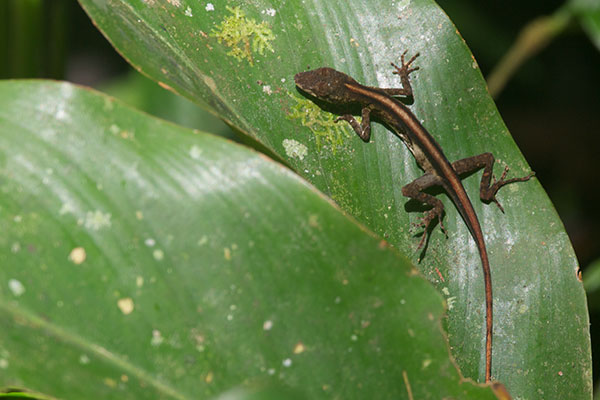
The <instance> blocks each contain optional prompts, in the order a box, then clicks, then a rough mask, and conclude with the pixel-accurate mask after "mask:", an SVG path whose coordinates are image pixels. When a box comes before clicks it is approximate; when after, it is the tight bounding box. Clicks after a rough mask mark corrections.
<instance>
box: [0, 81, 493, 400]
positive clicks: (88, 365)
mask: <svg viewBox="0 0 600 400" xmlns="http://www.w3.org/2000/svg"><path fill="white" fill-rule="evenodd" d="M0 148H1V149H2V153H1V157H0V162H1V169H0V184H1V186H0V187H1V192H0V193H1V194H2V196H1V197H0V222H1V224H2V227H3V233H2V235H1V236H0V248H2V251H1V252H0V260H1V265H2V268H1V269H0V283H1V284H0V320H2V321H3V324H2V329H1V330H0V368H1V372H2V375H1V376H0V380H1V383H0V384H1V385H3V386H17V387H23V386H24V387H27V388H29V389H33V390H35V391H39V392H42V393H47V394H49V395H52V396H55V397H60V398H82V399H83V398H84V399H91V398H102V399H106V398H118V399H142V398H151V399H157V398H176V399H187V398H189V399H197V398H207V397H210V396H216V395H220V394H223V393H224V392H226V391H228V390H230V389H232V388H234V387H236V386H238V385H244V384H248V383H252V382H253V381H256V380H258V381H268V380H271V381H274V383H276V384H281V385H284V387H289V388H292V389H293V390H294V391H298V393H301V394H304V395H306V396H307V398H311V399H312V398H331V397H340V398H415V399H426V398H432V399H440V398H443V397H445V398H448V397H452V398H461V399H463V398H473V399H490V398H494V396H493V394H492V392H491V390H490V389H489V388H484V387H479V386H477V385H473V384H472V383H467V382H463V381H462V379H461V377H460V375H459V373H458V370H457V368H456V366H455V364H454V363H453V361H452V360H451V359H450V357H449V353H448V347H447V342H446V340H445V337H444V335H443V333H442V329H441V316H442V313H443V307H442V298H441V296H439V295H438V294H437V292H436V291H435V289H434V288H433V287H431V285H430V284H429V283H428V282H427V281H425V280H424V279H423V278H422V277H421V276H420V274H418V273H417V272H416V271H415V270H414V267H412V266H411V265H410V263H409V262H408V260H406V259H405V258H404V257H401V256H400V255H399V254H398V253H397V252H396V251H395V250H393V249H391V248H389V247H388V246H387V245H386V244H385V242H382V241H381V240H380V239H378V238H376V237H375V236H374V235H372V234H370V233H369V232H368V231H366V230H365V228H363V227H361V226H360V225H358V224H357V223H356V222H353V221H352V220H350V219H349V218H348V217H347V216H345V215H344V214H342V213H341V212H340V211H339V210H338V209H336V208H335V207H334V206H332V204H331V203H330V202H329V201H328V200H327V199H326V198H324V197H323V196H322V195H320V194H319V193H318V192H317V191H316V190H315V189H314V188H313V187H311V186H309V185H308V184H306V182H304V181H302V180H301V179H299V178H298V177H297V176H296V175H294V174H292V173H290V172H289V171H288V170H287V169H285V168H283V167H282V166H280V165H278V164H276V163H274V162H272V161H270V160H268V159H265V158H264V157H262V156H261V155H260V154H258V153H256V152H253V151H250V150H247V149H245V148H243V147H241V146H239V145H235V144H233V143H230V142H228V141H225V140H223V139H219V138H217V137H213V136H210V135H207V134H203V133H199V132H196V134H194V132H192V131H190V130H187V129H184V128H180V127H177V126H174V125H170V124H168V123H165V122H162V121H159V120H156V119H153V118H150V117H148V116H147V115H145V114H142V113H140V112H137V111H133V110H132V109H129V108H127V107H125V106H123V105H122V104H120V103H119V102H117V101H115V100H113V99H111V98H108V97H106V96H102V95H99V94H97V93H93V92H91V91H87V90H83V89H80V88H76V87H74V86H72V85H70V84H66V83H63V84H59V83H41V82H4V83H2V84H0ZM408 387H410V389H409V388H408ZM240 390H241V391H239V390H238V391H234V394H235V393H238V394H239V395H240V396H242V397H244V396H250V394H252V393H254V392H253V391H252V390H251V391H250V392H248V391H245V390H244V389H243V388H242V389H240ZM409 391H411V393H412V396H413V397H410V395H409V394H408V393H409ZM244 393H246V394H244ZM248 393H250V394H248ZM259 393H260V392H259ZM265 393H266V394H265V396H267V397H264V398H272V397H273V396H271V395H269V393H278V391H277V390H275V392H273V391H270V390H266V392H265ZM232 396H233V395H231V396H229V395H228V396H225V397H227V398H232ZM236 396H237V395H236ZM257 396H259V395H257ZM269 396H270V397H269ZM225 397H224V398H225ZM234 397H235V396H234ZM259 397H263V396H262V395H260V396H259ZM253 398H257V397H253Z"/></svg>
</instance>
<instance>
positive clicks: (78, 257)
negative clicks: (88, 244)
mask: <svg viewBox="0 0 600 400" xmlns="http://www.w3.org/2000/svg"><path fill="white" fill-rule="evenodd" d="M86 257H87V254H86V253H85V249H84V248H83V247H75V248H74V249H73V250H71V253H69V260H71V262H72V263H73V264H76V265H79V264H81V263H83V262H84V261H85V259H86Z"/></svg>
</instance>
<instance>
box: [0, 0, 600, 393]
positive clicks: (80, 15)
mask: <svg viewBox="0 0 600 400" xmlns="http://www.w3.org/2000/svg"><path fill="white" fill-rule="evenodd" d="M592 1H598V0H592ZM438 3H439V4H440V5H441V7H442V8H443V9H444V10H445V11H446V12H447V13H448V15H449V16H450V18H451V19H452V20H453V21H454V23H455V24H456V26H457V28H458V30H459V31H460V33H461V34H462V36H463V37H464V39H465V41H466V43H467V44H468V45H469V47H470V48H471V50H472V52H473V54H474V56H475V59H476V60H477V62H478V63H479V66H480V67H481V70H482V72H483V74H484V76H486V77H487V76H488V75H489V74H490V73H491V72H492V71H493V70H494V68H496V66H497V65H498V64H499V62H500V60H501V59H502V57H503V56H504V55H505V54H506V53H507V51H508V50H509V49H510V48H511V46H513V45H514V43H515V41H516V39H517V37H518V35H519V32H520V31H521V30H522V29H523V28H524V27H525V26H527V25H528V24H529V23H530V22H531V21H533V20H535V19H536V18H538V17H540V16H545V15H552V14H555V13H556V10H559V9H560V8H561V7H562V6H563V5H564V4H565V3H564V2H563V1H557V0H546V1H541V0H535V1H528V2H522V1H517V0H506V1H504V2H495V3H492V2H486V3H482V2H479V1H475V0H462V1H460V2H458V1H451V0H440V1H438ZM599 50H600V49H599V47H597V45H595V44H594V43H593V40H592V39H590V36H588V35H587V34H586V32H585V31H584V30H583V29H582V28H581V27H580V25H579V24H577V23H576V22H575V21H573V22H572V23H570V24H568V25H567V26H566V28H565V29H564V30H561V31H560V33H559V34H557V35H556V36H555V37H553V38H552V39H551V40H550V41H549V42H548V44H547V46H546V47H543V48H542V49H541V50H540V52H539V53H537V54H531V56H532V57H531V59H529V60H527V61H526V62H525V63H524V64H522V65H521V66H520V67H519V68H518V69H517V71H516V73H515V74H514V75H513V76H512V77H511V79H510V80H509V81H508V82H507V84H506V86H505V87H504V89H503V90H502V91H501V92H500V93H499V94H498V95H497V100H496V102H497V105H498V109H499V110H500V113H501V114H502V116H503V118H504V121H505V122H506V124H507V126H508V128H509V130H510V131H511V133H512V135H513V137H514V139H515V141H516V142H517V143H518V145H519V147H520V148H521V151H522V152H523V153H524V155H525V157H526V158H527V160H528V162H529V163H530V165H531V166H532V167H533V169H534V170H535V171H536V173H537V177H538V179H539V180H540V182H541V183H542V184H543V186H544V188H545V189H546V191H547V192H548V195H549V196H550V198H551V199H552V201H553V202H554V205H555V206H556V208H557V210H558V212H559V214H560V216H561V218H562V221H563V223H564V224H565V226H566V229H567V232H568V233H569V236H570V238H571V241H572V243H573V246H574V248H575V251H576V253H577V255H578V258H579V262H580V264H581V268H582V270H583V275H584V281H585V284H586V288H587V290H588V299H589V308H590V314H591V315H590V320H591V333H592V349H593V354H594V355H595V357H594V382H595V384H596V387H597V386H598V378H599V374H598V369H599V368H598V361H597V360H598V356H597V355H598V351H600V347H599V346H600V339H599V338H600V329H598V325H599V324H598V322H599V321H600V307H599V305H600V209H599V208H598V206H597V205H598V204H600V190H599V188H598V186H597V184H598V183H600V179H598V168H596V160H597V159H598V157H599V152H600V151H599V150H600V51H599ZM0 61H1V62H0V78H1V79H13V78H50V79H61V80H67V81H70V82H74V83H78V84H81V85H86V86H91V87H94V88H96V89H99V90H101V91H103V92H106V93H109V94H111V95H114V96H116V97H118V98H121V99H122V100H124V101H125V102H127V103H129V104H130V105H132V106H134V107H136V108H138V109H141V110H144V111H146V112H148V113H150V114H153V115H156V116H159V117H161V118H165V119H168V120H171V121H174V122H176V123H178V124H181V125H184V126H187V127H190V128H198V127H202V128H203V130H207V131H211V132H214V133H217V134H220V135H224V136H227V137H230V138H234V134H233V132H232V131H231V130H230V129H229V128H228V127H227V126H226V125H225V124H224V123H223V122H221V121H220V120H219V119H217V118H215V117H213V116H212V115H210V114H209V113H207V112H205V111H203V110H201V109H199V108H198V107H196V106H195V105H194V104H192V103H191V102H189V101H187V100H185V99H182V98H180V97H178V96H176V95H174V94H171V93H169V92H167V91H166V90H164V89H162V88H160V87H159V86H158V85H157V84H155V83H154V82H151V81H149V80H148V79H146V78H144V77H142V76H141V75H140V74H139V73H137V72H136V71H134V70H132V68H131V67H130V66H129V65H128V64H127V63H126V62H125V60H123V59H122V58H121V57H120V56H119V54H118V53H117V52H116V51H115V50H114V49H113V48H112V47H111V45H110V44H109V43H108V41H106V40H105V39H104V37H103V36H102V35H101V34H100V32H99V31H98V30H97V29H96V28H95V27H94V26H93V24H92V23H91V21H90V20H89V18H88V17H87V15H86V14H85V13H84V12H83V10H82V9H81V7H80V6H79V4H77V3H76V2H74V1H72V0H0ZM448 79H452V77H448ZM490 150H493V149H490ZM523 207H527V204H523Z"/></svg>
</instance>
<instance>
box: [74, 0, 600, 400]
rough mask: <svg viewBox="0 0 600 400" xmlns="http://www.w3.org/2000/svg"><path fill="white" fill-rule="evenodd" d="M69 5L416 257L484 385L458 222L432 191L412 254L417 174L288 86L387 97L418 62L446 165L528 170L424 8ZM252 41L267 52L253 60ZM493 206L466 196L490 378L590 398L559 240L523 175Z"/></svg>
mask: <svg viewBox="0 0 600 400" xmlns="http://www.w3.org/2000/svg"><path fill="white" fill-rule="evenodd" d="M80 2H81V3H82V5H83V6H84V8H85V9H86V11H87V12H88V14H89V15H90V16H91V18H92V19H93V20H94V22H95V23H96V24H97V26H98V27H99V28H100V29H101V30H102V31H103V33H104V34H105V35H106V37H107V38H108V39H109V40H110V41H111V42H112V43H113V44H114V46H115V47H116V48H117V49H118V50H119V51H120V52H121V53H122V54H123V55H124V57H126V58H127V59H128V60H129V61H130V62H131V63H132V64H133V65H134V66H135V67H136V68H138V69H139V70H141V71H143V72H144V73H146V74H147V75H149V76H150V77H152V78H153V79H155V80H157V81H159V82H161V83H162V84H163V85H165V86H168V87H171V88H172V89H173V90H174V91H176V92H178V93H180V94H182V95H184V96H186V97H188V98H190V99H193V100H195V101H196V102H197V103H199V104H205V105H208V106H209V107H211V108H212V110H213V112H215V113H217V114H218V115H220V116H221V117H222V118H223V119H225V120H227V121H229V122H230V123H231V124H233V125H234V126H236V127H237V128H239V129H240V130H241V131H243V132H245V133H246V134H247V135H249V136H251V137H252V138H254V139H256V140H258V141H259V142H260V143H262V144H263V145H264V146H266V147H267V148H269V149H270V150H272V151H273V152H274V153H275V154H278V155H279V156H281V157H282V158H284V159H285V160H286V161H287V162H288V163H289V164H290V165H291V166H293V168H294V169H295V170H296V171H298V173H300V174H301V175H303V176H304V177H306V178H307V179H308V180H310V181H311V182H312V183H313V184H314V185H316V186H317V187H318V188H319V189H320V190H322V191H323V192H325V193H326V194H328V195H330V196H331V198H332V199H334V200H335V201H336V202H337V203H338V204H339V205H340V206H341V207H342V208H343V209H344V210H346V211H347V212H349V213H350V214H352V215H354V216H355V217H356V218H357V219H359V220H360V221H362V222H363V223H364V224H366V225H367V226H369V227H370V228H371V229H372V230H373V231H375V232H376V233H377V234H379V235H380V236H382V237H384V238H386V239H387V240H389V241H390V242H391V243H392V244H393V245H394V246H395V247H396V248H398V249H399V250H400V251H401V252H402V253H404V254H405V255H407V256H408V257H410V258H411V259H413V260H415V261H417V260H418V259H419V258H420V257H421V258H422V261H421V262H420V264H419V267H420V269H421V270H422V271H423V273H424V274H425V275H426V277H428V279H429V280H430V281H432V282H434V283H435V284H436V285H437V286H438V288H439V289H440V290H441V292H442V293H444V295H445V297H446V298H447V301H448V306H449V310H448V321H447V329H448V334H449V340H450V344H451V348H452V352H453V354H454V355H455V357H456V359H457V361H458V364H459V365H460V367H461V370H462V371H463V374H464V375H465V376H467V377H471V378H473V379H478V380H482V379H483V373H484V356H483V351H482V349H483V345H484V328H483V315H484V305H483V283H482V276H481V272H480V270H481V268H480V261H479V257H478V254H477V250H476V247H475V244H474V242H473V241H472V240H471V239H470V238H469V232H468V230H467V228H466V227H465V225H464V223H463V221H462V220H461V218H460V216H459V214H458V213H457V212H456V210H455V209H454V207H453V206H452V204H451V202H450V201H449V200H448V199H447V198H446V197H445V196H440V198H441V199H442V201H443V202H444V204H445V205H446V213H447V214H446V217H445V226H446V227H447V229H448V231H449V237H448V238H446V237H444V235H443V234H442V233H441V232H440V231H439V229H436V230H435V231H434V232H433V234H432V237H431V240H430V242H429V245H428V247H427V249H426V252H425V253H420V252H417V251H416V250H415V249H416V244H417V242H418V239H415V238H414V237H413V234H414V231H412V230H411V229H409V227H410V226H411V222H416V221H418V219H419V217H420V213H418V212H412V211H415V209H414V208H413V207H412V206H411V204H410V203H409V204H407V200H406V198H404V197H403V196H402V195H401V190H400V188H401V186H402V185H404V184H406V183H408V182H410V181H411V180H413V179H414V178H416V177H418V176H419V175H420V174H421V171H420V170H419V169H418V168H417V166H416V164H415V162H414V160H413V159H412V158H411V156H410V153H409V152H408V151H407V150H406V148H405V147H404V146H403V145H402V143H401V142H400V141H399V140H398V138H397V137H395V136H394V135H393V134H392V133H391V132H389V131H387V130H386V129H385V127H383V126H380V125H376V126H375V129H374V133H373V142H372V143H370V144H364V143H362V141H361V140H360V139H358V138H357V137H356V135H355V134H354V133H352V132H351V130H350V129H348V127H347V126H344V125H335V124H333V118H334V117H335V116H333V115H331V114H328V113H325V112H324V111H321V110H320V109H318V108H316V107H314V106H313V105H312V103H310V102H309V101H308V100H306V99H304V98H303V97H302V96H301V95H300V94H299V93H298V92H297V91H296V89H295V87H294V83H293V76H294V74H295V73H297V72H299V71H303V70H306V69H307V68H309V66H310V67H319V66H324V65H326V66H331V67H335V68H337V69H340V70H342V71H344V72H346V73H349V74H351V75H352V76H354V77H355V78H356V79H358V80H359V81H360V82H363V83H366V84H370V85H377V86H382V87H394V86H398V79H397V78H395V77H394V76H393V75H392V74H391V69H390V67H389V62H390V61H397V60H398V58H399V55H400V54H401V53H402V52H403V51H404V50H405V49H408V50H409V55H412V54H414V53H416V52H420V53H421V57H420V58H419V59H418V60H417V64H418V65H419V66H420V70H419V71H417V72H415V73H414V74H413V75H412V81H413V88H414V89H415V102H414V104H413V105H411V109H412V110H413V111H414V112H415V113H416V115H417V116H418V117H419V118H420V119H421V120H423V122H424V125H425V126H426V127H427V128H428V129H429V130H430V131H431V132H432V133H433V135H434V136H435V137H436V139H438V141H439V142H440V144H441V146H442V148H444V149H445V151H446V154H447V156H448V158H449V159H450V160H452V161H453V160H457V159H460V158H463V157H467V156H471V155H475V154H479V153H482V152H485V151H493V152H494V154H495V156H496V158H497V160H498V162H499V164H500V165H499V166H498V167H497V171H498V172H500V171H501V170H502V168H503V167H504V165H509V166H510V167H511V168H512V170H511V175H510V176H522V175H525V174H527V173H528V172H529V167H528V166H527V163H526V162H525V160H524V159H523V157H522V155H521V154H520V152H519V151H518V149H517V148H516V146H515V144H514V142H513V141H512V139H511V137H510V135H509V133H508V131H507V129H506V127H505V125H504V123H503V122H502V120H501V118H500V116H499V114H498V112H497V110H496V107H495V105H494V103H493V101H492V100H491V98H490V96H489V94H488V93H487V90H486V86H485V82H484V80H483V78H482V76H481V73H480V71H479V68H478V66H477V63H476V62H475V61H474V59H473V57H472V55H471V54H470V52H469V50H468V48H467V46H466V45H465V43H464V42H463V41H462V39H461V38H460V36H459V34H458V33H457V32H456V28H455V27H454V26H453V25H452V23H451V22H450V21H449V20H448V18H447V17H446V15H445V14H444V13H443V12H442V11H441V10H440V9H439V8H438V7H437V6H436V5H435V3H433V2H432V1H429V0H412V1H410V0H405V1H398V2H390V1H383V0H369V1H365V0H351V1H347V2H334V1H329V0H313V1H304V2H300V1H266V0H265V1H262V0H259V1H254V2H246V1H231V2H228V3H227V4H223V3H198V2H190V1H183V0H177V1H168V2H162V1H161V2H159V1H149V0H146V1H134V0H131V1H126V0H112V1H110V2H107V1H106V0H80ZM213 4H214V5H213ZM236 32H237V33H236ZM226 34H230V36H226ZM225 39H227V40H225ZM261 40H262V42H261ZM255 41H258V42H257V43H258V44H261V43H262V44H263V45H265V47H263V48H262V52H261V48H260V47H258V46H257V47H253V44H254V42H255ZM478 179H479V175H478V174H475V175H473V176H470V177H469V178H468V179H466V180H465V186H466V188H467V191H468V193H469V194H470V195H471V197H472V198H473V199H475V200H476V199H477V191H478V186H479V182H478ZM498 198H499V200H500V202H501V203H502V204H503V205H504V208H505V209H506V214H503V213H501V212H500V211H499V209H498V208H497V207H496V206H495V205H494V204H491V205H484V204H482V203H481V202H479V201H474V206H475V209H476V211H477V213H478V215H479V218H480V220H481V223H482V226H483V230H484V234H485V238H486V243H487V246H488V248H489V252H490V258H491V264H492V270H493V272H492V273H493V285H494V300H495V308H494V312H495V331H494V332H495V337H494V366H493V376H494V377H495V378H496V379H498V380H500V381H502V382H505V383H506V384H507V385H508V387H509V389H510V391H511V393H513V395H515V396H518V397H520V398H536V397H538V396H540V394H541V393H546V394H547V393H552V394H555V395H556V396H557V397H560V398H581V397H586V396H587V397H589V396H590V394H591V359H590V358H591V355H590V342H589V330H588V316H587V308H586V302H585V295H584V291H583V288H582V285H581V282H579V280H578V279H577V271H578V266H577V262H576V259H575V256H574V253H573V250H572V248H571V245H570V243H569V240H568V237H567V235H566V234H565V232H564V229H563V227H562V224H561V222H560V220H559V218H558V216H557V215H556V212H555V210H554V208H553V207H552V204H551V203H550V201H549V200H548V198H547V197H546V195H545V193H544V192H543V190H542V188H541V186H540V185H539V183H538V182H536V181H535V180H532V181H529V182H527V183H520V184H513V185H511V186H509V187H506V188H504V189H503V190H502V191H501V192H500V194H499V196H498Z"/></svg>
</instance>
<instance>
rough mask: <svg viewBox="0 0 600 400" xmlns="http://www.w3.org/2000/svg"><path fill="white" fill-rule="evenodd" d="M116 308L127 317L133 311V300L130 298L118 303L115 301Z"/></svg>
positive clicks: (120, 300)
mask: <svg viewBox="0 0 600 400" xmlns="http://www.w3.org/2000/svg"><path fill="white" fill-rule="evenodd" d="M117 306H118V307H119V310H121V312H122V313H123V314H125V315H129V314H131V312H132V311H133V300H132V299H131V297H125V298H122V299H119V301H117Z"/></svg>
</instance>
